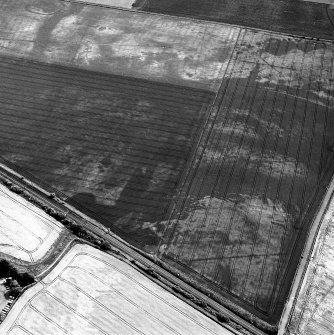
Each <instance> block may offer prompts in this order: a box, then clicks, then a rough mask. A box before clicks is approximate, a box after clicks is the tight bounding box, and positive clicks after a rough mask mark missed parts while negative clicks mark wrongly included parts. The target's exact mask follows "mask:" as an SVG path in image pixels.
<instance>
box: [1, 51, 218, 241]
mask: <svg viewBox="0 0 334 335" xmlns="http://www.w3.org/2000/svg"><path fill="white" fill-rule="evenodd" d="M0 73H1V78H2V81H1V84H0V115H1V118H2V122H1V126H0V127H1V139H2V141H1V147H0V152H1V154H2V156H3V157H4V158H5V159H7V160H8V161H9V162H11V163H13V164H16V165H17V166H18V167H19V168H21V169H24V170H26V171H27V172H28V173H30V174H32V175H34V176H35V177H37V178H39V179H41V180H43V182H46V183H48V184H50V185H51V186H53V187H54V188H56V189H59V190H60V191H62V192H63V193H65V194H67V195H68V197H69V198H70V199H69V201H70V202H72V203H74V204H75V203H78V204H79V205H81V206H83V207H87V209H89V210H90V214H92V212H97V213H98V215H99V218H100V217H102V218H103V219H104V220H105V222H104V223H106V225H108V226H111V227H112V226H113V225H114V224H115V223H116V224H117V221H118V220H123V221H122V222H121V223H118V226H119V227H118V228H120V229H121V230H122V228H123V227H122V225H123V224H124V225H125V227H124V230H125V237H126V235H127V233H128V229H129V227H131V225H132V223H134V225H132V229H133V230H134V231H136V230H138V229H139V228H140V226H141V224H142V222H143V221H145V220H147V221H156V220H158V219H161V218H162V217H164V215H165V212H166V210H167V208H168V206H169V199H170V197H171V196H172V195H173V193H174V192H175V189H176V184H177V181H178V179H179V178H180V175H181V174H182V172H183V170H184V168H185V166H186V162H187V158H188V157H189V155H190V152H191V150H192V144H193V143H194V141H195V140H196V138H197V137H198V136H199V134H200V131H201V128H202V126H203V124H204V121H205V118H206V113H207V107H208V104H209V103H210V101H211V100H212V97H213V93H211V92H208V91H204V90H199V89H192V88H185V87H180V86H174V85H170V84H161V83H153V82H150V81H145V80H139V79H135V78H127V77H120V76H113V75H106V74H104V73H94V72H91V71H84V70H79V69H74V68H66V67H62V66H57V65H48V64H42V63H38V62H33V61H28V60H22V59H16V58H9V57H4V56H3V57H1V64H0ZM87 180H90V182H87ZM124 217H126V218H125V219H123V218H124ZM133 235H134V237H135V235H136V234H133ZM138 236H139V240H138V241H136V242H138V243H141V241H140V235H138ZM152 238H153V239H152V240H151V242H150V241H149V243H155V238H156V237H154V236H153V237H152ZM130 240H131V239H130ZM152 241H153V242H152ZM145 243H146V242H145V241H144V244H145Z"/></svg>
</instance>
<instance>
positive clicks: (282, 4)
mask: <svg viewBox="0 0 334 335" xmlns="http://www.w3.org/2000/svg"><path fill="white" fill-rule="evenodd" d="M329 1H331V0H329ZM315 2H316V1H315ZM315 2H306V1H294V0H283V1H282V0H281V1H276V0H233V1H230V0H146V1H145V2H142V4H141V5H140V6H139V8H140V10H143V11H148V12H154V13H162V14H169V15H176V16H186V17H192V18H198V19H205V20H212V21H217V22H224V23H230V24H237V25H241V26H247V27H253V28H259V29H265V30H272V31H276V32H280V33H288V34H293V35H295V34H296V35H300V36H309V37H314V38H324V39H331V40H333V39H334V24H333V23H334V9H333V8H332V7H328V5H327V4H325V3H315ZM319 2H321V1H319ZM327 3H328V2H327Z"/></svg>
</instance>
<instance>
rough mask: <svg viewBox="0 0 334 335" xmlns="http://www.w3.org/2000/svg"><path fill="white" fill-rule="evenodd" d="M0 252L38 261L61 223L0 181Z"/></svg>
mask: <svg viewBox="0 0 334 335" xmlns="http://www.w3.org/2000/svg"><path fill="white" fill-rule="evenodd" d="M0 204H1V208H0V252H2V253H5V254H8V255H10V256H13V257H16V258H19V259H22V260H24V261H28V262H35V261H37V260H38V259H40V258H42V257H43V256H44V255H45V254H46V252H47V251H48V250H49V249H50V247H51V245H52V244H53V243H54V242H55V241H56V240H57V238H58V236H59V233H60V232H61V229H62V228H61V227H62V225H61V224H60V223H59V222H57V221H56V220H54V219H52V218H51V217H50V216H48V215H47V214H46V213H45V212H44V211H43V210H41V209H39V208H37V207H35V206H34V205H32V204H31V203H29V202H28V201H27V200H25V199H24V198H22V197H21V196H19V195H17V194H15V193H13V192H11V191H10V190H9V189H7V188H6V187H5V186H3V185H0Z"/></svg>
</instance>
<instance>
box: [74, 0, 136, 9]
mask: <svg viewBox="0 0 334 335" xmlns="http://www.w3.org/2000/svg"><path fill="white" fill-rule="evenodd" d="M73 2H84V3H88V4H94V5H103V6H111V7H122V8H132V5H133V4H134V2H135V0H88V1H87V0H78V1H76V0H74V1H73Z"/></svg>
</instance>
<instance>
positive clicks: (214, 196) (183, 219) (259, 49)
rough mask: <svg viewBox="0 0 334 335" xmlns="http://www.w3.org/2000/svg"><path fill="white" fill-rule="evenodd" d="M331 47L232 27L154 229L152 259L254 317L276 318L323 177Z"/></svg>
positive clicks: (330, 122)
mask: <svg viewBox="0 0 334 335" xmlns="http://www.w3.org/2000/svg"><path fill="white" fill-rule="evenodd" d="M333 51H334V48H333V45H331V44H323V43H312V42H306V41H303V40H297V39H294V40H290V39H287V38H285V37H281V36H279V35H274V34H268V33H261V32H257V33H254V32H251V31H248V30H244V31H243V32H242V33H241V35H240V37H239V40H238V43H237V45H236V47H235V52H234V54H233V55H232V60H231V62H230V65H229V68H228V69H227V72H226V76H225V79H224V80H223V83H222V87H221V88H222V90H221V96H220V97H219V99H220V101H219V105H218V106H219V110H218V111H217V114H216V117H215V119H214V121H213V122H212V123H211V126H210V127H209V128H208V134H207V137H206V139H205V142H204V144H203V147H201V149H200V150H199V151H198V153H197V155H196V156H195V158H194V161H195V162H197V164H194V165H193V167H192V169H189V174H188V175H187V176H186V177H185V178H184V179H183V180H182V182H180V184H179V186H180V191H179V196H178V198H177V199H175V206H174V208H173V212H172V213H171V215H170V218H169V220H168V221H166V226H165V230H164V232H163V234H162V236H163V237H162V239H161V243H160V247H159V255H160V257H162V258H163V259H165V260H166V261H168V262H170V264H173V265H174V266H176V267H178V268H179V269H183V271H184V272H187V273H189V274H191V276H193V277H197V280H198V281H199V282H207V283H208V282H211V284H212V286H211V288H212V289H213V290H215V291H220V292H224V291H226V292H229V293H230V294H232V295H233V296H234V297H236V298H238V299H240V300H241V301H242V302H243V303H244V304H245V305H244V306H247V305H248V307H246V308H248V309H250V310H253V312H254V314H258V315H261V314H262V317H263V318H266V316H267V317H268V319H269V318H274V317H275V316H276V317H278V316H279V315H280V311H281V308H282V306H283V303H284V297H286V295H287V292H288V290H289V287H290V282H291V279H292V277H293V273H294V269H295V267H296V262H298V259H299V255H300V248H301V247H302V246H303V243H304V240H303V236H304V234H305V232H307V230H308V227H309V224H310V223H311V221H312V218H313V216H314V211H315V210H316V208H317V206H318V204H319V202H320V200H321V197H322V196H323V192H324V191H325V189H326V187H327V185H328V183H329V181H330V178H331V176H332V175H333V169H334V166H333V144H334V133H333V131H332V129H333V126H334V112H333V111H334V110H333V93H334V86H333ZM215 285H216V286H215ZM208 286H210V285H208ZM240 300H239V301H240ZM251 306H252V307H251Z"/></svg>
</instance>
